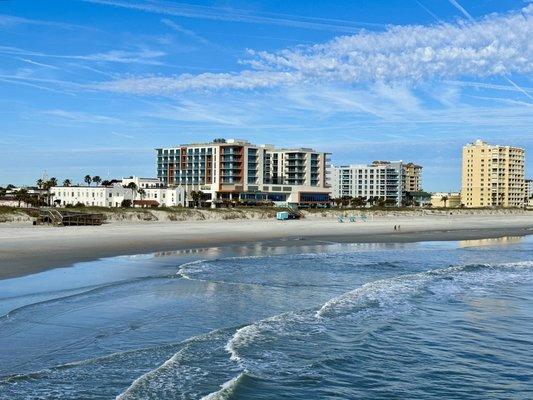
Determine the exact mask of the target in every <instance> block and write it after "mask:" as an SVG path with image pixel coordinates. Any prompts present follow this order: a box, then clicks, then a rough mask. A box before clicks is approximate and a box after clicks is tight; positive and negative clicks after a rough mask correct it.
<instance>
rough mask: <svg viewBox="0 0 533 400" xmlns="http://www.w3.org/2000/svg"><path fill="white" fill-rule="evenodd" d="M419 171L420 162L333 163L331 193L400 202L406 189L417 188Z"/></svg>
mask: <svg viewBox="0 0 533 400" xmlns="http://www.w3.org/2000/svg"><path fill="white" fill-rule="evenodd" d="M421 171H422V167H421V166H419V165H415V164H412V163H409V164H404V163H403V162H402V161H374V162H373V163H372V164H369V165H365V164H363V165H345V166H334V167H333V169H332V197H334V198H339V197H344V196H348V197H366V198H367V199H369V198H371V197H380V198H384V199H385V200H386V201H388V203H389V204H394V205H396V206H401V205H402V201H403V199H404V196H405V194H406V192H408V191H413V192H416V191H420V190H421V183H420V182H421ZM407 189H410V190H407Z"/></svg>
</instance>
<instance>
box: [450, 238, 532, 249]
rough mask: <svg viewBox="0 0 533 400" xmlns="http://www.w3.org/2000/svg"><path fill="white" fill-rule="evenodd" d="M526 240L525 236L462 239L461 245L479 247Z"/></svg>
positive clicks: (461, 246) (462, 246)
mask: <svg viewBox="0 0 533 400" xmlns="http://www.w3.org/2000/svg"><path fill="white" fill-rule="evenodd" d="M523 240H524V237H523V236H503V237H499V238H490V239H472V240H460V241H459V247H460V248H464V247H477V246H500V245H506V244H513V243H521V242H522V241H523Z"/></svg>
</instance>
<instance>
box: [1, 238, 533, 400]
mask: <svg viewBox="0 0 533 400" xmlns="http://www.w3.org/2000/svg"><path fill="white" fill-rule="evenodd" d="M113 398H118V399H124V400H125V399H285V398H287V399H288V398H290V399H306V400H309V399H439V400H441V399H532V398H533V239H532V237H525V238H519V237H508V238H502V239H489V240H479V241H473V240H472V241H463V242H425V243H411V244H359V245H357V244H334V243H323V244H320V245H317V244H310V245H306V243H305V242H302V243H300V245H298V246H295V245H294V243H288V244H287V246H277V247H269V246H267V245H261V244H258V245H257V246H253V247H234V248H229V249H218V248H210V249H199V250H195V251H189V252H167V253H159V254H154V255H145V256H131V257H117V258H113V259H104V260H99V261H94V262H87V263H80V264H77V265H74V266H72V267H69V268H60V269H54V270H49V271H46V272H42V273H39V274H35V275H31V276H27V277H22V278H16V279H9V280H3V281H0V399H113Z"/></svg>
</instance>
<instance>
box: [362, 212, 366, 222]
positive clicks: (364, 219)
mask: <svg viewBox="0 0 533 400" xmlns="http://www.w3.org/2000/svg"><path fill="white" fill-rule="evenodd" d="M361 221H363V222H366V215H365V214H363V215H361Z"/></svg>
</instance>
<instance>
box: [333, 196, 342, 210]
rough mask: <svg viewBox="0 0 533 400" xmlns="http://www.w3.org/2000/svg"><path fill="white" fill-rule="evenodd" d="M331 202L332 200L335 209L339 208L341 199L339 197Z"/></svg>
mask: <svg viewBox="0 0 533 400" xmlns="http://www.w3.org/2000/svg"><path fill="white" fill-rule="evenodd" d="M332 200H333V203H335V207H337V208H339V207H340V205H341V204H342V198H340V197H335V198H333V199H332Z"/></svg>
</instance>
